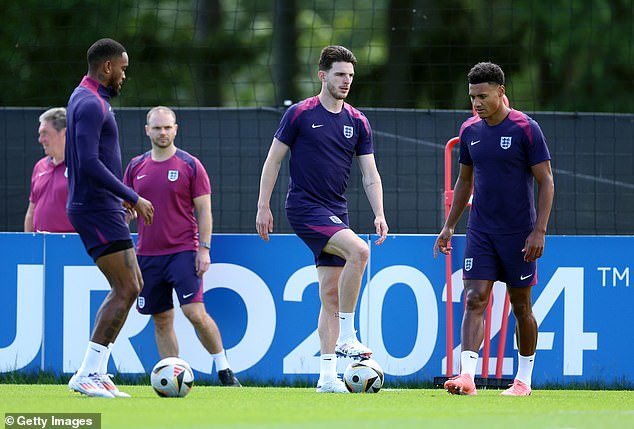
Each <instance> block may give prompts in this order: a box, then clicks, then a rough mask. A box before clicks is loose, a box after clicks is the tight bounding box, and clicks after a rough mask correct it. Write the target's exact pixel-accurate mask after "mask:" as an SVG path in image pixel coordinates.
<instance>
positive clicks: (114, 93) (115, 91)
mask: <svg viewBox="0 0 634 429" xmlns="http://www.w3.org/2000/svg"><path fill="white" fill-rule="evenodd" d="M108 89H109V90H110V98H114V97H116V96H118V95H119V94H120V93H121V90H120V89H119V88H118V87H117V88H115V87H114V86H109V87H108Z"/></svg>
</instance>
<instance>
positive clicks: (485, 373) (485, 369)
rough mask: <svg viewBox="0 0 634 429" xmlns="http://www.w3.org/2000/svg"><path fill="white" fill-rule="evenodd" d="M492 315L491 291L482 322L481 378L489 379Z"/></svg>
mask: <svg viewBox="0 0 634 429" xmlns="http://www.w3.org/2000/svg"><path fill="white" fill-rule="evenodd" d="M492 313H493V290H491V295H490V296H489V303H488V304H487V309H486V316H485V317H486V319H485V322H484V346H483V348H482V378H489V358H490V356H491V315H492Z"/></svg>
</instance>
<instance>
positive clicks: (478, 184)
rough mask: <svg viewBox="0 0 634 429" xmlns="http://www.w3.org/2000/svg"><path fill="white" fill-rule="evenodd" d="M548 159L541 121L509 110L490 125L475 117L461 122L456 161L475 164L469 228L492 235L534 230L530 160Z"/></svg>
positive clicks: (536, 162) (541, 160)
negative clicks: (498, 121) (500, 118)
mask: <svg viewBox="0 0 634 429" xmlns="http://www.w3.org/2000/svg"><path fill="white" fill-rule="evenodd" d="M547 160H550V153H549V151H548V146H547V145H546V139H545V138H544V134H543V133H542V130H541V129H540V127H539V124H538V123H537V122H536V121H535V120H534V119H532V118H531V117H530V116H528V115H526V114H525V113H522V112H520V111H518V110H511V112H510V113H509V115H508V116H507V117H506V118H505V119H504V120H503V121H502V122H500V123H499V124H497V125H494V126H490V125H488V124H487V123H486V121H484V120H482V119H480V118H479V117H478V116H474V117H472V118H469V119H468V120H466V121H465V122H464V123H463V124H462V126H461V127H460V163H461V164H465V165H471V166H473V177H474V189H473V204H472V207H471V212H470V214H469V222H468V227H469V228H472V229H474V230H477V231H482V232H487V233H492V234H513V233H519V232H526V231H532V230H533V228H534V226H535V219H536V212H535V198H534V190H533V183H534V180H533V179H534V177H533V173H532V171H531V167H532V166H533V165H536V164H539V163H540V162H544V161H547Z"/></svg>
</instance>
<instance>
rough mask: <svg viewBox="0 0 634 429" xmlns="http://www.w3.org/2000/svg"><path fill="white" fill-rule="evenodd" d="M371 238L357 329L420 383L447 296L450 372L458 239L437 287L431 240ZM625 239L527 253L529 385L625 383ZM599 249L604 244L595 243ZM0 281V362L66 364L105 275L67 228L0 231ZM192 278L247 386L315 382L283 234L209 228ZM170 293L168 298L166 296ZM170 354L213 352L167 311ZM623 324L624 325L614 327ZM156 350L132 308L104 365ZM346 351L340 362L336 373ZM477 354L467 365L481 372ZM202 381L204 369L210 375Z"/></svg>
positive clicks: (576, 240) (313, 319)
mask: <svg viewBox="0 0 634 429" xmlns="http://www.w3.org/2000/svg"><path fill="white" fill-rule="evenodd" d="M361 237H362V238H363V239H364V240H367V242H368V245H369V247H370V250H371V251H370V262H369V264H368V269H367V270H366V273H365V279H364V282H363V283H364V284H363V285H362V290H361V295H360V299H359V305H358V308H357V311H356V317H357V320H356V326H357V329H358V334H359V337H360V339H361V340H362V341H363V342H364V343H366V344H367V345H368V346H369V347H370V348H372V349H373V350H374V356H373V357H374V358H375V359H376V360H377V361H378V362H379V363H380V364H381V366H382V367H383V369H384V371H385V372H386V374H387V376H388V377H390V378H391V379H392V380H397V381H404V382H416V381H431V380H432V379H433V377H435V376H440V375H444V374H445V365H446V344H447V335H446V327H447V323H446V302H447V299H450V301H451V307H452V310H453V313H454V318H453V346H454V352H453V362H452V368H453V369H454V372H457V370H458V365H459V362H458V359H459V354H460V333H459V331H460V329H459V328H460V321H461V316H462V311H463V306H464V299H463V294H462V280H461V278H462V257H461V255H462V251H463V248H464V236H456V237H454V239H453V240H452V244H453V249H454V250H453V253H454V255H453V259H452V270H451V272H452V273H453V274H452V279H453V282H452V284H453V288H452V293H451V295H450V297H449V298H448V297H447V289H446V283H447V282H446V278H445V263H446V260H445V257H444V256H441V257H439V258H437V259H434V258H433V255H432V249H433V245H434V241H435V236H425V235H391V236H389V237H388V239H387V240H386V241H385V243H383V244H382V245H381V246H376V245H374V240H375V239H376V238H377V237H375V236H367V235H364V236H361ZM632 248H634V237H584V236H574V237H571V236H550V237H548V238H547V243H546V252H545V254H544V256H543V257H542V258H541V259H540V260H539V264H538V275H539V282H538V284H537V285H536V286H535V287H534V288H533V310H534V313H535V317H536V319H537V323H538V325H539V339H538V345H537V356H536V361H535V362H536V363H535V369H534V372H533V380H534V383H535V384H540V383H562V384H566V383H579V382H589V383H595V382H599V383H604V384H611V383H623V382H625V383H632V382H634V369H633V368H632V366H631V365H630V362H629V361H628V356H631V355H632V353H634V345H632V342H631V341H629V336H628V335H629V334H627V332H628V328H627V327H628V326H629V323H628V322H629V314H630V311H631V303H632V302H633V300H632V293H633V288H630V271H631V267H632V265H633V263H634V258H633V257H632V256H633V255H634V252H633V251H632ZM601 249H605V250H601ZM0 255H1V258H0V264H1V265H0V266H1V267H2V271H1V272H2V278H3V280H4V285H3V287H2V289H1V291H2V300H3V302H4V303H6V305H5V306H4V308H5V310H4V311H3V312H2V313H0V372H8V371H24V372H32V371H34V370H38V369H43V370H46V371H52V372H54V373H58V374H59V373H67V374H68V373H72V372H74V371H75V370H76V369H77V368H78V367H79V365H80V363H81V360H82V358H83V355H84V352H85V348H86V343H87V341H88V339H89V338H90V333H91V331H92V328H93V326H92V324H93V323H94V318H95V315H96V312H97V310H98V308H99V306H100V305H101V303H102V301H103V299H104V298H105V296H106V295H107V293H108V291H109V289H110V288H109V285H108V282H107V281H106V280H105V278H104V276H103V275H102V274H101V272H100V271H99V269H98V268H97V267H96V266H95V265H94V263H93V262H92V260H91V259H90V258H89V257H88V256H87V254H86V252H85V251H84V248H83V246H82V244H81V241H80V240H79V237H78V236H77V235H75V234H28V233H2V234H0ZM211 255H212V266H211V268H210V269H209V271H208V272H207V273H206V274H205V277H204V289H205V294H204V297H205V305H206V307H207V310H208V311H209V313H210V314H211V315H212V317H213V318H214V319H215V320H216V322H217V324H218V326H219V328H220V331H221V333H222V337H223V341H224V345H225V349H226V350H227V356H228V359H229V362H230V363H231V366H232V368H233V369H234V371H236V372H237V374H238V376H239V377H243V378H245V379H250V380H257V381H260V382H272V383H275V382H282V381H284V382H292V381H293V380H297V379H302V380H305V379H313V378H314V379H315V381H316V379H317V376H318V373H319V338H318V335H317V317H318V313H319V297H318V285H317V271H316V269H315V267H314V265H313V259H312V254H311V253H310V251H309V250H308V248H307V247H306V246H305V245H304V244H303V243H302V242H301V240H299V239H298V238H297V237H296V236H294V235H273V236H271V240H270V241H269V242H264V241H262V240H261V239H260V238H259V237H258V236H257V235H230V234H217V235H214V238H213V242H212V249H211ZM504 294H505V285H503V284H501V283H496V284H495V287H494V294H493V312H492V318H491V326H492V328H491V350H492V352H491V358H490V360H489V374H490V376H493V375H494V374H495V369H496V364H497V344H498V341H499V338H498V337H499V330H500V324H501V320H502V319H503V317H505V316H507V315H508V314H509V313H510V310H509V312H508V313H507V315H504V314H502V313H503V303H504ZM175 302H177V301H176V300H175ZM175 328H176V332H177V337H178V340H179V346H180V355H181V357H182V358H183V359H185V360H187V361H188V362H189V363H190V365H191V366H192V368H193V369H194V370H195V372H196V375H197V377H201V378H209V377H212V374H214V372H215V370H214V369H213V368H212V360H211V358H210V357H209V355H208V353H207V352H206V351H205V350H204V348H203V347H202V345H201V344H200V342H199V341H198V339H197V336H196V333H195V331H194V329H193V328H192V327H191V325H190V324H189V322H188V321H187V320H186V319H185V317H184V316H183V315H182V313H181V312H180V311H177V312H176V320H175ZM514 330H515V323H514V319H513V316H512V314H511V315H510V317H509V325H508V331H507V336H506V338H505V341H506V345H505V349H504V356H503V361H502V368H503V376H504V377H505V378H510V377H512V376H513V375H514V373H515V371H516V369H517V347H516V345H515V342H514V338H513V333H514ZM622 332H625V333H626V334H622ZM158 360H159V356H158V352H157V349H156V344H155V341H154V327H153V324H152V321H151V318H150V317H149V316H143V315H140V314H139V313H138V312H137V311H136V309H134V308H133V309H132V310H131V311H130V314H129V316H128V319H127V321H126V324H125V325H124V327H123V329H122V331H121V333H120V335H119V337H118V339H117V341H116V343H115V345H114V346H113V350H112V359H111V362H110V366H111V368H110V369H111V371H113V372H120V373H130V374H137V373H147V372H149V371H150V370H151V368H152V367H153V366H154V364H155V363H156V362H157V361H158ZM347 363H348V361H346V360H342V359H340V360H339V362H338V369H339V371H340V372H343V370H344V369H345V366H346V365H347ZM481 365H482V359H481V360H480V364H479V367H478V371H479V373H481V372H482V367H481ZM213 378H215V375H213Z"/></svg>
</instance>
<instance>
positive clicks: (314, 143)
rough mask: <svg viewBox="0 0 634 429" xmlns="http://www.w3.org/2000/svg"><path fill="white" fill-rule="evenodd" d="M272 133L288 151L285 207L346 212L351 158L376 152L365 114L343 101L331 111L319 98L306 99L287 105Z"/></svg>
mask: <svg viewBox="0 0 634 429" xmlns="http://www.w3.org/2000/svg"><path fill="white" fill-rule="evenodd" d="M275 137H276V138H277V139H278V140H280V141H281V142H282V143H284V144H286V145H287V146H289V147H290V150H291V158H290V161H289V174H290V181H289V184H288V194H287V197H286V208H289V209H291V208H303V207H306V206H307V205H311V204H318V205H321V206H324V207H327V208H329V209H331V210H334V211H341V210H347V201H346V198H345V195H344V193H345V191H346V188H347V187H348V178H349V177H350V169H351V167H352V158H353V157H354V156H355V155H356V156H359V155H367V154H371V153H374V148H373V144H372V130H371V128H370V123H369V122H368V120H367V118H366V117H365V116H364V115H363V113H361V112H360V111H359V110H357V109H355V108H354V107H352V106H350V105H349V104H347V103H344V104H343V108H342V109H341V111H340V112H339V113H332V112H330V111H328V110H326V109H325V108H324V107H323V106H322V105H321V102H320V101H319V96H314V97H310V98H307V99H306V100H304V101H301V102H299V103H297V104H294V105H293V106H291V107H289V108H288V110H287V111H286V113H285V114H284V117H283V118H282V121H281V122H280V125H279V127H278V129H277V132H276V133H275Z"/></svg>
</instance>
